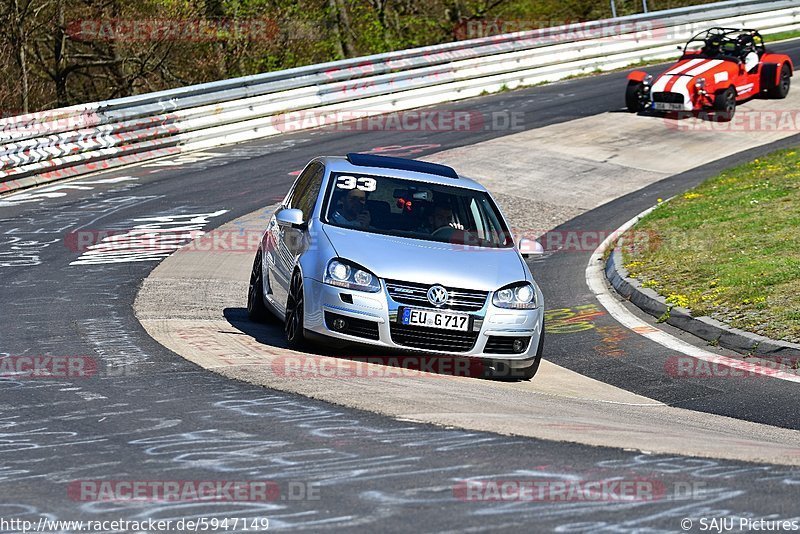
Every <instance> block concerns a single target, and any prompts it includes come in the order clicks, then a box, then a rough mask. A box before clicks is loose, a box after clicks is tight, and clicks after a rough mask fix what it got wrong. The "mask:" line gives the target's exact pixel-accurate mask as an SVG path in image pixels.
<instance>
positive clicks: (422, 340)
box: [389, 323, 478, 352]
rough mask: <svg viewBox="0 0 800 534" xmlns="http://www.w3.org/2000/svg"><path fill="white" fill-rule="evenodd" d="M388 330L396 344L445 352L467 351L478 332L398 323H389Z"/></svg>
mask: <svg viewBox="0 0 800 534" xmlns="http://www.w3.org/2000/svg"><path fill="white" fill-rule="evenodd" d="M389 332H390V333H391V335H392V341H394V342H395V343H397V344H398V345H403V346H405V347H415V348H418V349H428V350H441V351H446V352H468V351H470V350H472V347H474V346H475V342H476V341H477V340H478V332H459V331H457V330H441V329H438V328H427V327H424V326H409V325H404V324H398V323H391V324H390V325H389Z"/></svg>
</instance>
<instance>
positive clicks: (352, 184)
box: [336, 176, 378, 191]
mask: <svg viewBox="0 0 800 534" xmlns="http://www.w3.org/2000/svg"><path fill="white" fill-rule="evenodd" d="M377 187H378V182H377V181H376V180H375V178H356V177H355V176H339V177H338V178H336V188H337V189H360V190H361V191H375V189H376V188H377Z"/></svg>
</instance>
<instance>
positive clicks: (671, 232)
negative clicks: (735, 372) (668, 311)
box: [622, 149, 800, 342]
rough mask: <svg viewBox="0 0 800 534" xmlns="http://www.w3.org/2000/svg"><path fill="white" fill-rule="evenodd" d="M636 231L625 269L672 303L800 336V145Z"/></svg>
mask: <svg viewBox="0 0 800 534" xmlns="http://www.w3.org/2000/svg"><path fill="white" fill-rule="evenodd" d="M627 237H628V239H627V245H626V246H624V247H623V248H624V250H623V251H622V254H623V261H624V264H625V267H626V268H627V269H628V271H629V272H630V275H631V276H633V277H634V278H637V279H639V280H640V281H641V282H642V284H643V285H644V286H645V287H650V288H652V289H654V290H655V291H657V292H658V293H660V294H661V295H662V296H664V297H666V299H667V302H668V304H672V305H674V306H681V307H685V308H689V309H690V310H691V311H692V314H693V315H695V316H702V315H708V316H711V317H713V318H715V319H717V320H720V321H723V322H725V323H728V324H729V325H731V326H734V327H736V328H741V329H743V330H747V331H750V332H755V333H758V334H762V335H765V336H768V337H771V338H774V339H781V340H785V341H792V342H800V150H798V149H791V150H782V151H778V152H775V153H772V154H770V155H768V156H766V157H764V158H759V159H757V160H755V161H752V162H750V163H747V164H744V165H740V166H738V167H734V168H732V169H728V170H726V171H724V172H722V173H721V174H720V175H718V176H716V177H713V178H711V179H709V180H707V181H706V182H704V183H702V184H701V185H699V186H698V187H696V188H694V189H692V190H690V191H688V192H686V193H684V194H683V195H681V196H678V197H675V198H674V199H672V200H671V201H670V202H666V203H663V204H661V205H659V206H658V207H657V208H656V209H655V210H654V211H653V212H652V213H650V214H649V215H648V216H646V217H645V218H643V219H642V220H641V221H640V222H639V224H637V225H636V226H635V227H634V228H632V229H631V230H630V231H629V235H628V236H627Z"/></svg>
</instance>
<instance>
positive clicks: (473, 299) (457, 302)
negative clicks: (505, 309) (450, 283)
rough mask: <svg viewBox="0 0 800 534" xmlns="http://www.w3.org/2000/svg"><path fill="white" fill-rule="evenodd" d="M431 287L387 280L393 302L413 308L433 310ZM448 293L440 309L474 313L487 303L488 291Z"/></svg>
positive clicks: (463, 290)
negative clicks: (421, 307) (429, 299)
mask: <svg viewBox="0 0 800 534" xmlns="http://www.w3.org/2000/svg"><path fill="white" fill-rule="evenodd" d="M430 287H431V286H430V285H427V284H415V283H412V282H398V281H396V280H386V289H387V290H388V291H389V296H390V297H392V300H394V301H395V302H398V303H400V304H410V305H413V306H423V307H425V308H431V307H433V305H432V304H431V303H430V302H429V301H428V289H430ZM445 289H447V293H448V295H449V296H448V299H447V302H446V303H445V304H444V305H443V306H440V307H438V309H444V310H453V311H465V312H474V311H478V310H480V309H481V308H483V305H484V304H485V303H486V297H487V295H488V294H489V293H488V292H487V291H475V290H472V289H455V288H449V287H445Z"/></svg>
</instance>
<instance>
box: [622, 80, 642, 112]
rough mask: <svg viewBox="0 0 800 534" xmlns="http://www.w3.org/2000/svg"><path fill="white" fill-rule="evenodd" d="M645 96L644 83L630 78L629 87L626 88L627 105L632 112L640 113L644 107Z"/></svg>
mask: <svg viewBox="0 0 800 534" xmlns="http://www.w3.org/2000/svg"><path fill="white" fill-rule="evenodd" d="M643 98H644V84H643V83H642V82H635V81H633V80H630V81H629V82H628V88H627V89H625V105H626V106H627V107H628V111H630V112H631V113H639V112H640V111H642V110H643V109H644V106H643V105H642V99H643Z"/></svg>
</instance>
